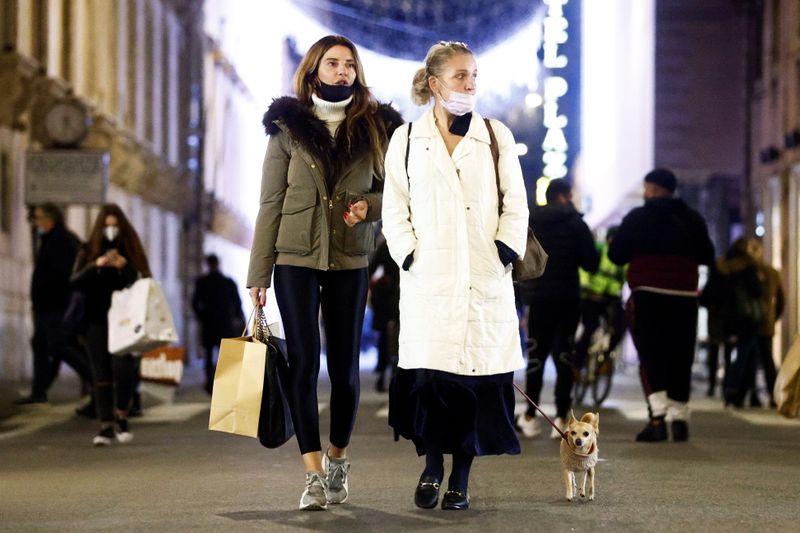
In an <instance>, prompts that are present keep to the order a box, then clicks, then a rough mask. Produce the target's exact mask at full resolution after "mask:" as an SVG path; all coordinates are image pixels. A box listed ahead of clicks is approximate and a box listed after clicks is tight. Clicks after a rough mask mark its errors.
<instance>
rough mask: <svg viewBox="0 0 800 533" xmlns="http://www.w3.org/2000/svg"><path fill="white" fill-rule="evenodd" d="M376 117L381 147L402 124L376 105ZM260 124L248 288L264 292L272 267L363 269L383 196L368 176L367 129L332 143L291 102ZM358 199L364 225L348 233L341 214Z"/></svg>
mask: <svg viewBox="0 0 800 533" xmlns="http://www.w3.org/2000/svg"><path fill="white" fill-rule="evenodd" d="M375 118H376V120H377V121H379V122H380V123H382V124H383V126H384V128H385V130H386V137H385V139H384V148H385V146H386V145H387V144H388V139H389V137H391V134H392V132H393V131H394V130H395V129H396V128H397V126H399V125H400V124H402V122H403V121H402V118H401V117H400V115H399V114H398V113H397V112H396V111H395V110H394V109H393V108H392V107H390V106H388V105H385V104H381V105H379V106H378V109H377V111H376V114H375ZM263 123H264V127H265V130H266V132H267V134H268V135H269V136H270V139H269V144H268V146H267V154H266V157H265V158H264V167H263V173H262V181H261V198H260V202H261V207H260V209H259V211H258V217H257V218H256V226H255V234H254V236H253V247H252V250H251V252H250V268H249V271H248V274H247V286H248V287H269V286H270V284H271V280H272V267H273V266H274V265H292V266H300V267H307V268H315V269H318V270H350V269H356V268H364V267H366V266H367V265H368V263H369V260H368V254H369V253H370V252H372V250H373V247H374V235H375V224H374V223H375V222H376V221H377V220H379V219H380V214H381V197H382V191H383V176H377V175H375V171H374V158H373V155H372V152H371V150H370V145H369V138H368V135H367V132H366V128H365V127H361V128H358V127H357V128H356V129H355V131H354V135H353V139H352V142H351V143H350V144H349V146H348V143H347V141H346V139H345V138H344V135H342V129H341V128H340V130H339V131H338V132H337V135H336V138H335V139H333V138H331V135H330V133H329V132H328V129H327V127H326V125H325V123H324V122H323V121H322V120H320V119H319V118H317V117H316V115H315V114H314V112H313V110H312V108H311V106H308V105H306V104H303V103H302V102H300V101H299V100H297V99H296V98H292V97H283V98H279V99H277V100H275V101H274V102H273V103H272V105H271V106H270V108H269V110H268V111H267V112H266V114H265V115H264V120H263ZM359 199H364V200H366V201H367V203H368V204H369V211H368V212H367V218H366V220H365V221H364V222H361V223H359V224H357V225H355V226H354V227H352V228H350V227H348V226H347V225H346V224H345V222H344V219H343V215H344V213H345V212H346V211H348V210H349V205H350V203H352V202H355V201H356V200H359Z"/></svg>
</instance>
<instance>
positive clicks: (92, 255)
mask: <svg viewBox="0 0 800 533" xmlns="http://www.w3.org/2000/svg"><path fill="white" fill-rule="evenodd" d="M150 276H151V274H150V266H149V263H148V261H147V256H146V254H145V251H144V247H143V246H142V243H141V240H140V239H139V235H138V234H137V233H136V230H135V229H134V228H133V226H131V224H130V222H129V221H128V218H127V217H126V216H125V214H124V213H123V212H122V209H120V207H119V206H117V205H116V204H106V205H104V206H103V207H102V208H101V209H100V213H99V214H98V216H97V219H96V220H95V223H94V226H93V228H92V232H91V234H90V235H89V239H88V242H87V245H86V248H85V250H84V251H83V253H82V254H81V255H80V256H79V258H78V261H77V263H76V266H75V271H74V273H73V275H72V284H73V288H74V289H75V290H78V291H81V292H83V293H84V294H85V295H86V322H87V331H86V341H87V345H88V351H89V359H90V362H91V366H92V376H93V379H94V391H95V400H96V402H97V411H98V414H99V416H100V431H99V432H98V433H97V435H96V436H95V437H94V439H93V440H92V443H93V444H94V445H95V446H109V445H110V444H111V443H112V442H113V441H114V440H117V441H119V442H121V443H127V442H130V441H131V440H133V433H132V432H131V430H130V426H129V424H128V420H127V412H128V409H129V407H130V403H131V398H132V395H133V392H134V391H133V389H134V383H135V373H136V361H135V360H134V358H133V356H132V355H131V354H130V353H124V354H119V355H113V356H112V355H111V353H110V352H109V349H108V329H109V327H108V311H109V308H110V307H111V297H112V294H113V293H114V292H115V291H119V290H121V289H124V288H126V287H130V286H131V285H133V283H134V282H135V281H136V280H137V279H139V278H149V277H150Z"/></svg>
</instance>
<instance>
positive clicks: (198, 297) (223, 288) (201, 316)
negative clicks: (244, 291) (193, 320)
mask: <svg viewBox="0 0 800 533" xmlns="http://www.w3.org/2000/svg"><path fill="white" fill-rule="evenodd" d="M192 309H194V312H195V315H196V316H197V320H199V321H200V326H201V329H202V336H203V344H205V345H209V344H217V343H219V341H220V339H222V338H225V337H238V336H239V335H241V333H242V329H243V328H244V316H243V314H242V301H241V299H240V298H239V290H238V289H237V287H236V283H235V282H234V281H233V280H232V279H231V278H229V277H226V276H224V275H222V274H221V273H220V272H209V273H208V274H206V275H204V276H201V277H199V278H198V279H197V282H196V283H195V289H194V294H193V295H192Z"/></svg>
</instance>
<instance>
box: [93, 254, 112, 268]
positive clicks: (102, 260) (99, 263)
mask: <svg viewBox="0 0 800 533" xmlns="http://www.w3.org/2000/svg"><path fill="white" fill-rule="evenodd" d="M108 263H109V259H108V256H106V255H101V256H100V257H98V258H97V259H95V260H94V266H96V267H97V268H103V267H105V266H107V265H108Z"/></svg>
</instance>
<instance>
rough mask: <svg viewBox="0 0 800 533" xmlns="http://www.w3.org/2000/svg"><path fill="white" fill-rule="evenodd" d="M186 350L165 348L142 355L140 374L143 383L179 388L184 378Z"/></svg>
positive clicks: (171, 347) (178, 347) (177, 347)
mask: <svg viewBox="0 0 800 533" xmlns="http://www.w3.org/2000/svg"><path fill="white" fill-rule="evenodd" d="M185 355H186V349H185V348H182V347H180V346H165V347H164V348H157V349H155V350H152V351H149V352H146V353H143V354H142V361H141V365H140V367H139V374H140V375H141V377H142V381H150V382H152V383H160V384H162V385H172V386H175V387H177V386H178V385H180V384H181V379H182V378H183V359H184V357H185Z"/></svg>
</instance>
